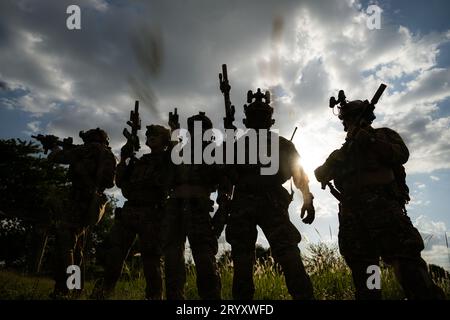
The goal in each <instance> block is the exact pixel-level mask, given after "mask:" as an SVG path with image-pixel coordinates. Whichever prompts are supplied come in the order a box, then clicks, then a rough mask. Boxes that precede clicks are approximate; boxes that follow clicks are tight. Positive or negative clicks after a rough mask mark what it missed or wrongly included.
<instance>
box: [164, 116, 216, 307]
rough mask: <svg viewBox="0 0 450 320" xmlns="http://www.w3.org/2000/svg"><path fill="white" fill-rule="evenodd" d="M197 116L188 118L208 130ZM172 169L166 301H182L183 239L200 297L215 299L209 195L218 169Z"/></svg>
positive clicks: (193, 166)
mask: <svg viewBox="0 0 450 320" xmlns="http://www.w3.org/2000/svg"><path fill="white" fill-rule="evenodd" d="M200 115H202V116H193V117H191V118H190V119H195V120H196V121H197V120H199V121H207V124H208V125H209V128H210V127H211V126H212V124H211V122H210V120H209V119H208V118H206V116H204V114H203V113H200ZM196 117H197V118H196ZM203 117H204V118H203ZM188 123H189V120H188ZM172 170H173V175H172V176H173V181H172V183H171V186H172V190H171V194H170V196H169V200H168V203H167V208H166V212H167V217H166V220H165V222H166V223H165V228H164V229H165V231H164V233H165V241H164V243H165V249H164V254H165V256H164V263H165V276H166V279H165V280H166V294H167V299H168V300H183V299H185V295H184V286H185V283H186V270H185V242H186V237H187V239H188V240H189V245H190V248H191V251H192V256H193V258H194V262H195V267H196V273H197V288H198V294H199V296H200V298H201V299H203V300H219V299H220V298H221V282H220V275H219V272H218V268H217V263H216V257H215V255H216V254H217V250H218V244H217V239H216V237H215V233H214V231H213V227H212V221H211V216H210V212H212V211H213V204H214V202H213V201H212V200H211V199H210V196H211V193H212V192H214V191H216V190H217V188H218V184H219V177H220V170H218V166H216V165H207V164H180V165H173V168H172Z"/></svg>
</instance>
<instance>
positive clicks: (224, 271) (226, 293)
mask: <svg viewBox="0 0 450 320" xmlns="http://www.w3.org/2000/svg"><path fill="white" fill-rule="evenodd" d="M309 251H310V254H309V255H308V256H306V257H304V262H305V266H306V268H307V271H308V273H309V274H310V276H311V280H312V282H313V286H314V293H315V296H316V299H319V300H349V299H353V286H352V281H351V273H350V270H349V269H348V268H347V266H346V265H345V263H344V261H343V259H342V257H340V256H339V254H338V253H337V250H336V248H330V247H327V246H325V245H322V244H319V245H311V246H310V248H309ZM219 265H220V274H221V279H222V297H223V299H225V300H228V299H231V283H232V275H233V274H232V270H233V269H232V263H231V262H230V261H229V259H228V258H226V257H225V258H223V259H221V260H220V263H219ZM254 279H255V287H256V292H255V299H257V300H288V299H290V296H289V294H288V292H287V289H286V285H285V281H284V277H283V275H282V273H281V272H280V270H279V267H278V266H277V265H276V264H275V263H274V262H273V260H272V259H271V258H270V257H269V258H268V259H265V260H259V261H258V262H257V263H256V266H255V270H254ZM434 280H435V282H436V283H437V284H438V285H439V286H440V287H441V288H443V289H444V291H445V293H446V295H447V299H450V276H449V274H448V273H444V274H441V275H439V276H437V275H436V274H434ZM93 283H94V282H93V281H87V282H86V290H85V291H84V293H83V294H82V295H81V296H80V297H78V299H87V296H88V295H89V293H90V292H91V291H92V288H93ZM381 286H382V291H383V298H384V299H390V300H392V299H394V300H396V299H404V295H403V292H402V290H401V288H400V286H399V284H398V282H397V281H396V280H395V277H394V275H393V272H392V270H391V269H390V268H387V267H384V266H382V285H381ZM52 287H53V281H52V280H51V279H49V278H47V277H36V276H30V275H25V274H20V273H17V272H14V271H7V270H2V271H0V299H1V300H10V299H15V300H17V299H24V300H43V299H49V294H50V292H51V291H52ZM144 287H145V281H144V279H143V274H142V272H139V271H138V272H135V273H133V276H130V273H127V272H124V274H123V276H122V279H121V280H120V281H119V283H118V284H117V287H116V290H115V293H114V295H113V296H112V297H111V299H119V300H139V299H143V298H144ZM186 297H187V299H190V300H195V299H199V297H198V294H197V288H196V284H195V267H194V266H193V265H188V266H187V284H186Z"/></svg>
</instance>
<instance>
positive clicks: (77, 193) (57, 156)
mask: <svg viewBox="0 0 450 320" xmlns="http://www.w3.org/2000/svg"><path fill="white" fill-rule="evenodd" d="M80 136H81V137H82V138H83V140H84V144H83V145H79V146H73V147H71V148H67V149H59V148H54V149H53V150H52V152H51V153H50V154H49V156H48V159H49V161H52V162H55V163H60V164H68V165H69V177H70V179H71V182H72V186H71V191H70V195H69V200H68V203H65V204H64V205H63V208H62V210H61V212H60V213H59V214H60V215H59V218H58V219H57V220H58V222H57V225H56V241H55V244H56V245H55V281H56V283H55V291H54V295H55V297H57V296H59V295H65V294H67V293H68V289H67V285H66V280H67V277H68V275H67V274H66V269H67V267H68V266H69V265H78V266H81V265H82V262H83V247H84V243H85V237H86V231H87V228H88V227H89V226H92V225H94V224H96V223H97V222H98V221H99V220H100V219H101V216H102V215H103V212H104V206H105V204H106V202H107V199H106V196H105V194H104V193H103V191H104V190H105V189H106V188H111V187H113V186H114V172H115V167H116V159H115V157H114V155H113V153H112V152H111V150H110V148H109V147H108V146H107V136H106V133H104V131H102V130H100V129H93V130H89V131H88V132H86V133H83V132H81V133H80ZM83 277H84V274H83Z"/></svg>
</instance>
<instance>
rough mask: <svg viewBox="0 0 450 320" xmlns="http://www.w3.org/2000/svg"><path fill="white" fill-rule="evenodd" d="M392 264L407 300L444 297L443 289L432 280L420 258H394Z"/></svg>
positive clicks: (440, 298) (441, 298) (442, 298)
mask: <svg viewBox="0 0 450 320" xmlns="http://www.w3.org/2000/svg"><path fill="white" fill-rule="evenodd" d="M392 266H393V267H394V271H395V274H396V276H397V279H398V281H399V282H400V284H401V286H402V288H403V291H404V292H405V295H406V298H407V299H408V300H444V299H445V293H444V291H443V290H442V289H441V288H440V287H438V286H437V285H436V284H435V283H434V282H433V280H432V279H431V276H430V274H429V272H428V268H427V264H426V262H425V261H424V260H423V259H422V258H420V257H418V258H416V259H396V260H395V261H393V263H392Z"/></svg>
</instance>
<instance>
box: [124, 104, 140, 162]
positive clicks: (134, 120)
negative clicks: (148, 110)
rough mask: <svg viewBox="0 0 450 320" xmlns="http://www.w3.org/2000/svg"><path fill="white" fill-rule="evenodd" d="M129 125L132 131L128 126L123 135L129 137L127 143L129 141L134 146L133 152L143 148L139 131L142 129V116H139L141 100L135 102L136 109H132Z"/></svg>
mask: <svg viewBox="0 0 450 320" xmlns="http://www.w3.org/2000/svg"><path fill="white" fill-rule="evenodd" d="M127 125H129V126H130V127H131V133H130V131H128V129H127V128H125V129H123V132H122V133H123V135H124V136H125V138H127V143H129V144H130V145H131V146H132V148H133V154H134V153H135V152H137V151H139V149H140V148H141V146H140V144H139V136H138V134H137V133H138V131H139V130H141V118H140V116H139V101H138V100H136V102H135V103H134V110H131V111H130V120H128V121H127Z"/></svg>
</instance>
